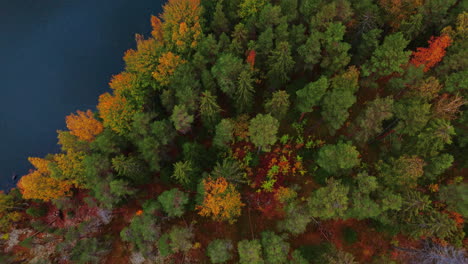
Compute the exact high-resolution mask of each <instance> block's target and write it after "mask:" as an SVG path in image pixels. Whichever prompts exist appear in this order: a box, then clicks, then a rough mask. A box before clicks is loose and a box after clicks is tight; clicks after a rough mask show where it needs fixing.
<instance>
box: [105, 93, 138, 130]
mask: <svg viewBox="0 0 468 264" xmlns="http://www.w3.org/2000/svg"><path fill="white" fill-rule="evenodd" d="M97 109H98V110H99V115H100V116H101V118H102V120H104V126H105V127H110V128H111V129H112V130H114V131H115V132H117V133H119V134H126V133H127V132H128V131H129V130H130V126H131V122H132V120H133V115H134V114H135V110H134V109H133V108H132V107H131V106H130V105H129V104H128V103H127V99H125V97H123V96H120V95H118V94H117V95H111V94H109V93H105V94H102V95H101V96H99V103H98V105H97Z"/></svg>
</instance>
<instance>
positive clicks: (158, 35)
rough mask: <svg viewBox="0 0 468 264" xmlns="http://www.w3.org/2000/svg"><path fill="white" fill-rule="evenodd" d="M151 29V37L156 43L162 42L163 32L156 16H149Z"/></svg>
mask: <svg viewBox="0 0 468 264" xmlns="http://www.w3.org/2000/svg"><path fill="white" fill-rule="evenodd" d="M151 27H152V28H153V30H152V31H151V35H152V36H153V38H155V39H156V40H158V41H162V40H163V31H162V22H161V19H159V17H157V16H151Z"/></svg>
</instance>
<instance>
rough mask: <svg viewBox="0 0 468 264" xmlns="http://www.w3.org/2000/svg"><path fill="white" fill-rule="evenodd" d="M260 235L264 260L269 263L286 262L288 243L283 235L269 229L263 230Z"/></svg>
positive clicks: (279, 263)
mask: <svg viewBox="0 0 468 264" xmlns="http://www.w3.org/2000/svg"><path fill="white" fill-rule="evenodd" d="M261 235H262V240H261V241H262V247H263V252H264V256H265V261H266V262H267V263H271V264H282V263H286V262H287V259H288V254H289V243H288V242H286V241H284V237H281V236H279V235H277V234H275V233H274V232H271V231H264V232H262V234H261Z"/></svg>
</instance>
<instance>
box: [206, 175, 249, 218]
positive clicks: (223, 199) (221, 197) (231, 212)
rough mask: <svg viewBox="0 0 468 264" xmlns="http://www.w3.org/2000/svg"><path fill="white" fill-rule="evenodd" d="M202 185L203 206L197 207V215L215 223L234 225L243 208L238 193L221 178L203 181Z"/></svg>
mask: <svg viewBox="0 0 468 264" xmlns="http://www.w3.org/2000/svg"><path fill="white" fill-rule="evenodd" d="M202 184H203V187H204V199H203V204H202V205H199V206H197V209H198V210H199V212H198V214H200V215H201V216H210V217H211V218H213V220H215V221H228V222H229V223H234V222H235V221H236V220H237V219H236V218H237V217H238V216H240V215H241V208H242V207H243V206H244V204H243V203H242V201H241V197H240V193H239V192H238V191H237V190H236V189H235V187H234V186H233V185H232V184H230V183H228V182H227V181H226V179H225V178H222V177H220V178H217V179H211V178H208V179H204V180H202Z"/></svg>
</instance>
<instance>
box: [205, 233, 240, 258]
mask: <svg viewBox="0 0 468 264" xmlns="http://www.w3.org/2000/svg"><path fill="white" fill-rule="evenodd" d="M233 248H234V246H233V245H232V241H231V240H228V239H215V240H213V241H211V242H210V244H208V247H207V248H206V254H207V255H208V257H210V260H211V263H225V262H227V261H229V260H230V259H231V258H232V253H231V251H232V249H233Z"/></svg>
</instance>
